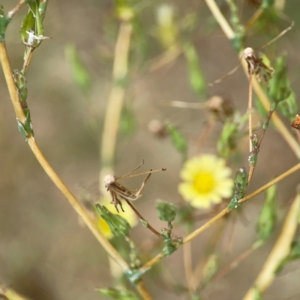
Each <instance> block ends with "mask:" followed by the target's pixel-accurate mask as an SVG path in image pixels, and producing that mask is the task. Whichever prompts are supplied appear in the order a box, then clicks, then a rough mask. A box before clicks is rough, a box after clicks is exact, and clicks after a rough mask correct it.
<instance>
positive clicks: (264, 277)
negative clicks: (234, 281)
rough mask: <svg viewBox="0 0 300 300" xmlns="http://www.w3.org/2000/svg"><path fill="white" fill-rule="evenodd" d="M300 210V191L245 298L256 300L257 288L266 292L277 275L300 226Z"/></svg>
mask: <svg viewBox="0 0 300 300" xmlns="http://www.w3.org/2000/svg"><path fill="white" fill-rule="evenodd" d="M299 210H300V193H298V194H297V196H296V197H295V199H294V202H293V204H292V206H291V208H290V210H289V213H288V214H287V216H286V219H285V222H284V224H283V227H282V230H281V233H280V236H279V238H278V239H277V241H276V244H275V245H274V247H273V249H272V251H271V253H270V255H269V257H268V258H267V260H266V262H265V264H264V266H263V268H262V270H261V272H260V274H259V275H258V277H257V279H256V280H255V283H254V285H253V287H252V288H250V289H249V290H248V292H247V294H246V295H245V297H244V298H243V300H255V299H257V298H256V297H255V294H256V293H255V289H256V290H258V292H259V293H260V294H261V293H262V292H264V291H265V290H266V289H267V288H268V287H269V286H270V284H271V283H272V282H273V280H274V278H275V277H276V269H277V268H278V266H279V265H280V263H281V262H282V260H283V259H285V258H286V257H287V256H288V254H289V253H290V250H291V244H292V242H293V238H294V236H295V233H296V230H297V227H298V221H299V220H298V218H299ZM254 287H255V289H254Z"/></svg>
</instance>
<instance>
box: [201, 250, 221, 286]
mask: <svg viewBox="0 0 300 300" xmlns="http://www.w3.org/2000/svg"><path fill="white" fill-rule="evenodd" d="M218 268H219V257H218V255H216V254H211V255H210V256H209V257H208V260H207V261H206V263H205V265H204V267H203V280H202V284H203V286H207V285H208V284H209V283H210V281H211V279H212V278H213V277H214V275H215V274H216V273H217V271H218Z"/></svg>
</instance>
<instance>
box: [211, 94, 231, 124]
mask: <svg viewBox="0 0 300 300" xmlns="http://www.w3.org/2000/svg"><path fill="white" fill-rule="evenodd" d="M206 108H207V109H208V110H209V111H210V112H211V113H213V114H214V115H215V117H216V118H217V119H221V120H222V119H224V117H225V118H226V117H230V116H232V115H233V113H234V107H233V104H232V101H231V99H229V98H224V97H221V96H213V97H211V98H210V99H208V101H207V102H206Z"/></svg>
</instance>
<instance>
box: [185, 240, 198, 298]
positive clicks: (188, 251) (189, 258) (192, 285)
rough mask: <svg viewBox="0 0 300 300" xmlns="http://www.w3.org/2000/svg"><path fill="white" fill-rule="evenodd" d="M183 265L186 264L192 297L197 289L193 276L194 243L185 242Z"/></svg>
mask: <svg viewBox="0 0 300 300" xmlns="http://www.w3.org/2000/svg"><path fill="white" fill-rule="evenodd" d="M183 266H184V273H185V278H186V283H187V286H188V289H189V294H190V297H192V296H193V294H194V293H195V291H196V286H195V281H194V278H193V268H192V266H193V262H192V243H189V244H185V245H184V246H183Z"/></svg>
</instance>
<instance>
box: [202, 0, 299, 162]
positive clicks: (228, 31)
mask: <svg viewBox="0 0 300 300" xmlns="http://www.w3.org/2000/svg"><path fill="white" fill-rule="evenodd" d="M205 1H206V4H207V6H208V7H209V9H210V10H211V13H212V14H213V16H214V17H215V19H216V21H217V22H218V23H219V25H220V27H221V28H222V30H223V31H224V33H225V35H226V36H227V38H228V39H229V40H232V39H233V38H234V37H235V33H234V31H233V30H232V28H231V27H230V25H229V24H228V22H227V21H226V19H225V18H224V16H223V15H222V13H221V11H220V10H219V8H218V6H217V4H216V2H215V1H214V0H205ZM290 28H291V26H290V27H289V29H288V30H290ZM241 55H242V51H241V53H240V54H239V57H240V56H241ZM242 66H243V68H244V71H245V73H246V74H247V76H249V74H248V66H247V63H246V61H245V60H242ZM252 84H253V88H254V91H255V93H256V94H257V96H258V98H259V99H260V101H261V103H262V104H263V106H264V108H265V109H266V110H267V111H269V110H270V101H269V99H268V97H267V96H266V94H265V93H264V91H263V90H262V88H261V87H260V85H259V83H258V82H257V80H256V78H255V77H253V78H252ZM272 121H273V122H274V125H275V127H276V128H277V129H278V131H279V133H280V134H281V135H282V137H283V138H284V139H285V140H286V142H287V143H288V145H289V146H290V148H291V149H292V151H293V152H294V153H295V155H296V156H297V157H298V158H299V159H300V145H298V143H297V141H296V140H295V139H294V138H293V136H292V135H291V133H290V132H289V130H288V129H287V128H286V127H285V125H284V124H283V122H282V121H281V120H280V118H279V116H278V115H277V114H276V113H274V114H273V117H272Z"/></svg>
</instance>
